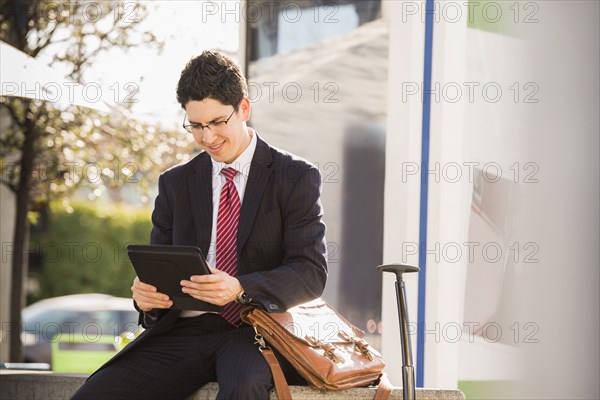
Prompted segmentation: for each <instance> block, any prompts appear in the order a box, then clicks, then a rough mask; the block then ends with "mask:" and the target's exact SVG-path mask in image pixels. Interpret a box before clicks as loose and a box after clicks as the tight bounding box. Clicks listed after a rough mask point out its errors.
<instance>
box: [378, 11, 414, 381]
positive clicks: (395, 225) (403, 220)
mask: <svg viewBox="0 0 600 400" xmlns="http://www.w3.org/2000/svg"><path fill="white" fill-rule="evenodd" d="M387 7H388V9H387V12H388V15H389V26H390V50H389V82H388V113H387V114H388V121H387V136H386V167H385V171H386V176H385V179H386V181H385V217H384V250H383V260H384V263H386V264H391V263H409V264H413V265H418V258H417V255H416V254H414V253H415V252H414V251H412V250H413V247H414V244H416V243H418V241H419V191H420V182H419V179H413V178H411V176H412V175H409V174H410V172H411V171H412V168H413V167H415V166H416V168H418V166H419V165H420V161H421V119H422V103H421V101H420V98H419V97H418V96H412V97H410V98H403V87H404V89H405V90H406V85H404V86H403V83H404V82H420V81H421V80H422V78H423V44H424V24H423V23H422V22H421V21H419V20H417V19H411V20H407V19H406V18H404V17H405V12H406V9H405V3H404V2H395V1H393V2H388V4H387ZM405 21H406V22H405ZM403 175H404V176H403ZM411 254H412V255H411ZM394 282H395V276H393V275H392V274H385V276H384V281H383V294H382V301H383V305H382V321H383V324H384V329H383V334H382V350H383V356H384V358H385V360H386V363H387V368H386V370H387V372H388V374H389V377H390V380H391V381H392V383H393V384H394V385H401V384H402V369H401V366H402V358H401V348H400V333H399V326H398V309H397V303H396V291H395V290H396V289H395V284H394ZM405 282H406V292H407V299H408V313H409V318H410V321H412V323H416V320H417V295H418V280H417V275H416V274H407V275H406V276H405ZM416 340H417V338H416V335H412V336H411V341H412V348H413V358H415V360H416ZM415 365H416V363H415Z"/></svg>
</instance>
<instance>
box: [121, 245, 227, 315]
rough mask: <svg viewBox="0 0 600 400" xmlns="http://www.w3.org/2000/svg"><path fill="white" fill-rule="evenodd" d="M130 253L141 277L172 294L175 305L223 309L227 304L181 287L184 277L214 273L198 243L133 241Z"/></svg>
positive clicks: (177, 307) (175, 306)
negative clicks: (196, 297)
mask: <svg viewBox="0 0 600 400" xmlns="http://www.w3.org/2000/svg"><path fill="white" fill-rule="evenodd" d="M127 254H128V255H129V259H130V260H131V263H132V264H133V268H134V269H135V272H136V273H137V275H138V277H139V278H140V281H142V282H144V283H148V284H150V285H152V286H155V287H156V289H157V290H158V291H159V292H161V293H164V294H166V295H168V296H169V297H170V298H171V300H172V301H173V306H172V308H175V309H179V310H198V311H222V310H223V307H220V306H216V305H214V304H210V303H206V302H204V301H201V300H198V299H195V298H193V297H192V296H190V295H189V294H187V293H183V292H182V291H181V284H180V282H181V280H183V279H185V280H189V279H190V276H192V275H205V274H210V273H211V272H210V269H209V268H208V265H207V264H206V260H205V259H204V256H203V255H202V251H200V249H199V248H198V247H196V246H169V245H166V246H165V245H155V244H151V245H142V244H131V245H129V246H127Z"/></svg>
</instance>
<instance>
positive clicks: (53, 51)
mask: <svg viewBox="0 0 600 400" xmlns="http://www.w3.org/2000/svg"><path fill="white" fill-rule="evenodd" d="M150 4H151V3H150V2H142V1H140V2H133V1H127V2H121V1H98V2H88V1H70V0H69V1H61V0H57V1H44V0H28V1H25V0H19V1H16V0H15V1H10V0H0V40H2V41H3V42H6V43H7V44H9V45H10V46H13V47H14V48H16V49H18V50H20V51H22V52H23V53H25V54H27V55H29V56H31V57H33V58H38V59H43V60H49V66H50V67H52V68H55V69H56V70H57V71H63V72H65V74H66V77H65V79H64V81H63V82H55V83H56V84H58V85H59V86H60V87H63V88H64V87H67V86H68V84H69V83H71V82H76V83H79V84H86V82H85V75H86V74H85V71H86V69H87V68H88V67H89V66H90V65H92V64H93V63H94V62H95V61H96V60H97V58H98V56H99V55H102V54H106V52H107V51H108V50H111V49H123V50H124V51H127V49H130V48H134V47H138V46H143V47H145V48H149V49H156V50H157V51H159V52H160V50H161V48H162V42H161V41H160V40H159V39H158V38H157V37H155V35H154V34H152V33H151V32H149V31H143V30H142V28H141V23H142V22H143V21H144V20H145V19H146V17H147V15H148V8H147V6H149V5H150ZM136 62H137V60H132V63H131V65H132V66H133V67H135V65H136ZM32 79H33V78H32ZM140 79H142V77H140ZM32 83H33V85H34V88H35V87H36V86H35V85H36V83H37V85H38V87H39V86H40V85H42V82H32ZM35 90H36V91H38V90H39V89H35ZM42 90H43V89H42ZM34 97H35V96H34ZM37 97H41V96H37ZM123 100H124V101H125V100H126V98H124V99H123ZM158 100H159V101H160V99H158ZM130 106H131V104H126V103H121V104H120V105H118V106H114V107H110V108H111V112H110V113H109V115H106V114H102V113H100V112H97V111H94V110H91V109H83V108H76V107H67V108H59V107H57V106H56V105H53V104H50V103H49V102H46V101H41V100H39V99H37V98H36V99H25V98H15V97H0V114H1V115H2V124H1V125H0V126H1V128H2V130H1V131H0V182H1V183H2V184H4V185H6V186H7V187H8V188H10V190H11V191H12V192H13V193H15V205H16V211H15V227H14V235H13V250H14V251H13V256H12V275H11V277H12V278H11V280H12V282H11V292H10V321H11V323H12V324H14V325H15V326H20V325H21V309H22V307H23V305H24V304H23V297H24V296H23V295H22V294H23V289H24V282H23V278H24V276H25V275H26V274H25V271H24V266H25V264H26V260H25V248H26V237H27V231H28V226H29V225H28V223H29V221H28V215H30V214H31V211H32V210H34V211H35V210H42V209H44V207H46V205H47V204H48V203H50V202H51V201H52V200H58V199H60V200H62V201H60V204H62V205H63V206H64V207H66V209H68V208H69V207H70V206H69V204H68V201H67V200H68V199H69V195H70V194H71V193H73V192H74V191H75V190H76V189H78V188H80V187H82V186H88V187H89V193H90V195H89V196H88V198H89V199H90V200H94V199H95V198H96V197H98V196H100V195H102V193H104V192H107V191H109V190H110V188H111V187H112V186H118V185H121V184H123V183H139V185H138V186H136V187H138V188H140V189H144V184H143V183H141V182H146V181H148V179H147V178H152V176H153V175H155V174H158V173H159V172H160V171H161V170H163V169H164V168H165V167H166V166H169V165H172V164H175V163H177V162H180V161H185V160H186V158H187V157H188V154H190V151H189V150H190V148H191V145H192V138H190V137H189V135H181V133H178V134H176V133H173V132H162V131H160V130H158V129H156V128H155V127H153V126H151V125H148V124H145V123H142V122H139V121H136V120H134V119H133V118H131V115H130V113H129V112H130V110H131V107H130ZM142 177H143V178H145V179H141V178H142ZM112 192H113V193H114V192H115V191H112ZM56 212H58V211H56ZM84 219H85V218H84ZM88 219H89V220H92V219H93V218H91V214H90V216H89V218H88ZM124 221H128V220H127V219H125V220H124ZM73 223H74V225H72V226H68V225H65V226H64V227H63V228H62V229H63V230H64V232H63V231H60V233H58V232H57V233H55V234H57V235H61V234H63V233H65V232H69V230H73V229H77V227H78V226H80V225H78V222H76V221H74V222H73ZM95 223H96V222H90V225H95ZM134 225H135V224H134ZM101 231H102V230H99V231H98V232H101ZM107 231H108V230H107ZM80 233H81V234H82V235H83V234H84V232H83V231H81V232H80ZM86 234H87V233H86ZM103 237H104V236H103ZM116 237H119V236H116ZM55 239H57V240H61V241H63V238H62V237H61V236H56V237H55ZM76 239H77V238H76ZM77 240H81V237H80V238H78V239H77ZM90 240H99V239H98V238H91V237H90ZM107 240H109V241H110V240H112V239H107ZM118 240H119V241H122V240H123V239H122V238H119V239H118ZM105 251H106V252H109V251H110V249H106V250H105ZM113 264H114V265H112V266H111V267H110V268H109V266H104V267H102V268H107V271H104V270H101V269H100V268H99V267H97V266H95V264H92V263H88V262H86V263H82V264H79V262H78V263H77V264H71V263H66V264H62V263H55V264H53V265H52V268H50V269H51V270H53V271H54V272H53V273H52V274H54V275H56V276H57V277H60V278H61V279H63V282H62V283H60V284H59V286H62V287H61V288H60V289H61V291H63V292H65V293H66V292H67V291H75V288H74V287H73V286H71V285H75V283H73V282H74V279H72V278H74V277H75V278H77V279H80V278H81V279H83V281H79V282H78V283H77V286H78V289H77V291H80V290H88V289H90V290H91V286H89V285H91V282H93V281H97V283H99V284H100V283H102V282H105V281H110V280H113V281H114V282H112V284H113V285H115V286H113V287H111V288H110V291H111V292H115V293H116V292H119V293H121V294H125V287H127V286H128V285H129V284H130V282H131V280H130V279H126V278H128V276H124V277H123V278H124V279H122V280H121V279H117V277H118V275H119V274H121V275H124V274H126V272H123V270H122V269H119V267H118V266H119V263H113ZM107 265H108V264H107ZM111 268H112V269H111ZM113 269H114V270H113ZM88 271H95V272H96V274H95V275H94V276H93V277H92V276H90V275H87V274H85V272H88ZM80 274H83V275H81V276H80ZM44 279H45V280H44V281H43V285H45V284H49V285H52V284H56V283H50V282H51V281H50V280H48V279H46V278H44ZM106 284H108V282H106ZM81 285H83V286H81ZM118 285H123V287H120V286H118ZM119 287H120V288H119ZM44 290H46V289H44ZM48 290H49V291H50V292H52V293H55V292H56V291H57V290H58V288H57V287H54V286H51V287H49V288H48ZM9 359H10V360H11V361H13V362H21V361H22V359H23V354H22V343H21V340H20V336H19V335H10V356H9Z"/></svg>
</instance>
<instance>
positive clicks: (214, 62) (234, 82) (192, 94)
mask: <svg viewBox="0 0 600 400" xmlns="http://www.w3.org/2000/svg"><path fill="white" fill-rule="evenodd" d="M244 97H248V83H247V82H246V78H245V77H244V75H243V74H242V70H241V69H240V66H239V65H238V64H237V63H236V62H235V61H233V60H232V59H231V58H229V57H227V56H226V55H224V54H222V53H219V52H217V51H209V50H206V51H204V52H202V54H200V55H199V56H196V57H194V58H192V59H191V60H190V61H189V62H188V63H187V64H186V66H185V68H184V69H183V71H181V77H180V78H179V83H177V101H178V102H179V104H181V108H185V105H186V104H187V103H188V101H191V100H198V101H200V100H204V99H206V98H211V99H214V100H218V101H220V102H221V103H223V104H225V105H231V106H233V108H234V109H235V111H238V107H239V105H240V102H241V101H242V99H243V98H244Z"/></svg>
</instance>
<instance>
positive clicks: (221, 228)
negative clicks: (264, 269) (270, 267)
mask: <svg viewBox="0 0 600 400" xmlns="http://www.w3.org/2000/svg"><path fill="white" fill-rule="evenodd" d="M221 173H222V174H223V175H224V176H225V184H224V185H223V187H222V188H221V197H220V198H219V214H218V215H217V269H220V270H221V271H224V272H226V273H228V274H229V275H231V276H237V274H238V266H237V264H238V262H237V252H236V246H237V234H238V222H239V220H240V207H241V205H240V196H239V195H238V192H237V189H236V188H235V185H234V183H233V177H234V176H235V175H236V174H237V171H236V170H235V169H233V168H223V169H222V170H221ZM241 309H242V306H241V305H240V304H238V303H236V302H235V301H232V302H231V303H229V304H227V305H225V307H224V309H223V311H221V316H222V317H223V318H225V320H226V321H227V322H229V323H230V324H231V325H233V326H235V327H238V326H240V324H241V320H240V310H241Z"/></svg>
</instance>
